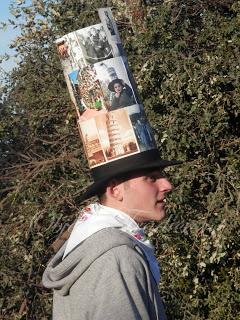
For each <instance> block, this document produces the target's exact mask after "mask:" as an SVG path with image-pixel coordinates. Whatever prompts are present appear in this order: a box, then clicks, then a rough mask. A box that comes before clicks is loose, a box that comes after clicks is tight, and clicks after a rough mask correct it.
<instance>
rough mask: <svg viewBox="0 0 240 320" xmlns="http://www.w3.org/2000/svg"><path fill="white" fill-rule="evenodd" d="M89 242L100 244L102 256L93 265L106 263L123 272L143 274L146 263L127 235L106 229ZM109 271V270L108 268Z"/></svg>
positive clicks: (137, 247) (136, 246)
mask: <svg viewBox="0 0 240 320" xmlns="http://www.w3.org/2000/svg"><path fill="white" fill-rule="evenodd" d="M89 241H91V242H95V244H96V243H101V246H102V248H101V251H102V254H101V255H100V256H99V257H98V258H97V259H96V260H95V262H94V265H95V267H96V266H98V267H99V266H100V265H101V264H105V263H107V264H108V265H111V266H112V268H113V269H112V271H113V270H114V268H117V269H118V270H119V269H121V270H122V271H124V272H144V273H145V271H146V270H148V263H147V261H146V259H145V255H144V254H143V252H142V250H141V248H140V247H139V246H138V245H137V243H136V241H135V240H134V239H133V238H132V237H131V236H130V235H128V234H127V233H125V232H122V231H120V230H117V229H113V228H107V229H104V230H101V231H99V232H98V233H96V234H95V235H93V236H91V239H90V238H89ZM108 269H109V268H108Z"/></svg>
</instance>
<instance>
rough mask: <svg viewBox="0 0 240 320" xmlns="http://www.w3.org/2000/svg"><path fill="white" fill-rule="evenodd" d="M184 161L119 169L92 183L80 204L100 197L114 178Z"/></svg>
mask: <svg viewBox="0 0 240 320" xmlns="http://www.w3.org/2000/svg"><path fill="white" fill-rule="evenodd" d="M181 163H182V161H179V160H163V159H158V160H153V161H150V162H148V163H145V164H143V163H139V164H138V163H135V164H134V166H131V165H130V166H129V169H126V167H125V168H123V169H122V170H121V169H120V170H119V169H118V170H117V172H115V174H114V173H111V174H109V175H106V176H105V177H103V178H101V179H100V180H98V181H96V182H94V183H92V184H91V185H90V186H88V187H87V188H86V189H85V191H84V192H83V194H82V195H81V196H80V197H79V198H78V200H79V201H80V202H82V201H84V200H87V199H89V198H91V197H93V196H96V195H98V194H99V193H101V191H102V190H104V188H105V187H106V186H107V184H108V182H109V181H110V180H111V179H114V178H123V177H124V176H127V175H128V174H129V173H134V172H137V171H140V170H148V169H158V168H159V169H160V168H161V169H164V168H166V167H169V166H173V165H177V164H181Z"/></svg>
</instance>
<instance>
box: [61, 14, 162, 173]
mask: <svg viewBox="0 0 240 320" xmlns="http://www.w3.org/2000/svg"><path fill="white" fill-rule="evenodd" d="M99 17H100V20H101V23H98V24H95V25H93V26H89V27H86V28H84V29H79V30H77V31H74V32H71V33H69V34H67V35H65V36H63V37H61V38H60V39H58V40H57V41H56V44H57V50H58V53H59V56H60V60H61V63H62V67H63V71H64V76H65V79H66V82H67V86H68V89H69V92H70V97H71V100H72V102H73V104H74V106H75V109H76V111H77V116H78V119H77V122H78V127H79V131H80V135H81V138H82V141H83V145H84V149H85V153H86V156H87V158H88V162H89V166H90V168H93V167H96V166H99V165H102V164H105V163H106V162H109V161H113V160H116V159H119V158H122V157H126V156H128V155H130V154H134V153H139V152H142V151H146V150H150V149H154V148H156V143H155V140H154V137H153V134H152V130H151V127H150V125H149V123H148V120H147V118H146V115H145V113H144V109H143V106H142V104H141V101H140V99H139V97H138V94H137V89H136V85H135V82H134V79H133V76H132V74H131V72H130V70H129V67H128V63H127V59H126V57H125V55H124V50H123V47H122V44H121V41H120V38H119V34H118V31H117V26H116V23H115V21H114V19H113V17H112V13H111V10H110V9H109V8H102V9H99Z"/></svg>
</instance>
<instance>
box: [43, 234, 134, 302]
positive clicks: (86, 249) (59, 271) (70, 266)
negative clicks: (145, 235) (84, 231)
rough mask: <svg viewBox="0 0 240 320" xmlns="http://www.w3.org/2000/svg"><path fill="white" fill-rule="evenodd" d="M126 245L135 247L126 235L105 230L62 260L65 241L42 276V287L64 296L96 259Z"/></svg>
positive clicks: (82, 243) (131, 239)
mask: <svg viewBox="0 0 240 320" xmlns="http://www.w3.org/2000/svg"><path fill="white" fill-rule="evenodd" d="M106 239H107V241H106ZM126 244H127V245H128V246H130V247H132V248H134V247H135V246H136V243H135V241H134V239H133V238H132V237H131V236H130V235H128V234H127V233H125V232H122V231H120V230H117V229H114V228H107V229H103V230H101V231H98V232H96V233H95V234H93V235H92V236H91V237H89V238H87V239H85V240H84V241H83V242H81V243H80V244H79V245H78V246H76V247H75V249H74V250H73V251H71V252H70V253H69V254H68V255H67V256H66V258H65V259H63V255H64V252H65V249H66V246H67V241H66V242H65V244H64V245H63V246H62V247H61V248H60V250H59V251H58V252H57V254H56V255H55V256H54V257H53V259H52V260H51V261H50V263H49V264H48V266H47V268H46V270H45V272H44V274H43V279H42V280H43V285H44V286H45V287H46V288H49V289H54V290H55V291H57V292H58V294H60V295H62V296H65V295H67V294H68V292H69V290H70V288H71V286H72V285H73V284H74V283H75V282H76V281H77V279H78V278H80V277H81V276H82V275H83V274H84V272H85V271H86V270H87V269H88V268H89V267H90V266H91V264H92V263H93V262H94V261H95V260H96V259H97V258H99V257H100V256H101V255H103V254H104V253H105V252H107V251H109V250H111V249H112V248H114V247H118V246H121V245H126ZM106 268H107V266H106Z"/></svg>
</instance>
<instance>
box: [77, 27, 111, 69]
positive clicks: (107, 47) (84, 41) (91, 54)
mask: <svg viewBox="0 0 240 320" xmlns="http://www.w3.org/2000/svg"><path fill="white" fill-rule="evenodd" d="M75 34H76V36H77V38H78V43H79V44H80V46H81V48H82V52H83V56H84V58H85V60H86V62H87V63H89V64H94V63H96V62H100V61H102V60H106V59H110V58H113V51H112V46H111V44H110V43H109V41H108V38H107V35H106V33H105V30H104V27H103V25H102V24H101V23H100V24H96V25H93V26H90V27H87V28H84V29H80V30H77V31H76V32H75Z"/></svg>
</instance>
